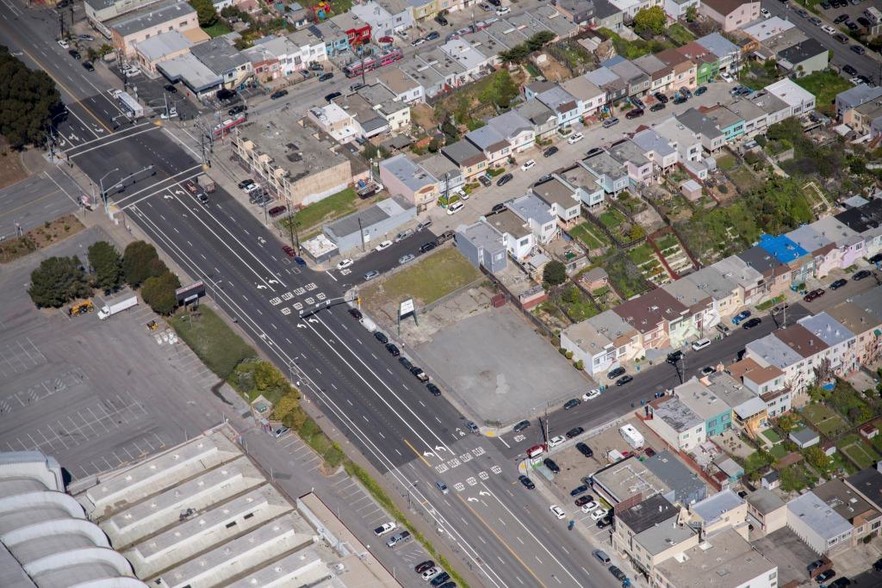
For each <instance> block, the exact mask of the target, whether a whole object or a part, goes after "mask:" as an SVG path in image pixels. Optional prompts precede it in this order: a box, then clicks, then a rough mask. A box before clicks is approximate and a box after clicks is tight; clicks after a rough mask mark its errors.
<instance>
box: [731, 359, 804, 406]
mask: <svg viewBox="0 0 882 588" xmlns="http://www.w3.org/2000/svg"><path fill="white" fill-rule="evenodd" d="M726 371H727V372H728V373H729V375H730V376H732V377H733V378H735V379H736V380H738V381H740V382H741V383H742V384H743V385H744V387H745V388H746V389H748V390H750V391H751V392H753V393H754V394H756V395H757V396H758V397H759V398H761V399H762V401H763V402H764V403H765V405H766V413H767V414H768V416H769V418H776V417H779V416H781V415H782V414H785V413H787V412H790V409H791V408H793V395H792V393H791V391H790V388H789V387H788V385H787V379H786V376H785V374H784V372H783V371H782V370H781V369H779V368H777V367H775V366H773V365H766V366H762V365H760V364H758V363H757V362H756V361H754V360H753V359H751V358H745V359H742V360H740V361H736V362H735V363H732V364H730V365H729V366H727V367H726Z"/></svg>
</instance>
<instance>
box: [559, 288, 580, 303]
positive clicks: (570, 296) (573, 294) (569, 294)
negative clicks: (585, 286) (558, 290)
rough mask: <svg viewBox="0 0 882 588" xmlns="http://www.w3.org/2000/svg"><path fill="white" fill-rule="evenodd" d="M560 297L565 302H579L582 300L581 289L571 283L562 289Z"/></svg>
mask: <svg viewBox="0 0 882 588" xmlns="http://www.w3.org/2000/svg"><path fill="white" fill-rule="evenodd" d="M560 298H561V300H563V301H564V302H566V303H567V304H579V303H580V302H582V291H581V290H579V287H578V286H576V285H575V284H573V285H572V286H570V287H569V288H567V289H566V290H565V291H564V293H563V295H562V296H561V297H560Z"/></svg>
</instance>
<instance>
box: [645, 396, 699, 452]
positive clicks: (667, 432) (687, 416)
mask: <svg viewBox="0 0 882 588" xmlns="http://www.w3.org/2000/svg"><path fill="white" fill-rule="evenodd" d="M650 405H651V406H652V408H651V409H650V414H651V415H652V418H650V419H648V420H647V421H645V422H646V424H647V425H648V426H649V428H650V429H652V430H653V431H655V433H656V434H657V435H658V436H659V437H661V438H662V440H663V441H664V442H665V443H667V444H668V445H670V446H671V447H673V448H674V449H675V450H677V451H685V452H687V453H688V452H690V451H692V450H693V449H695V447H696V446H698V445H700V444H701V443H704V442H705V441H706V440H707V429H706V428H705V423H704V419H703V418H701V417H700V416H698V415H697V414H696V413H695V412H694V411H693V410H692V409H691V408H689V407H688V406H686V404H684V403H683V402H682V401H681V400H680V399H679V398H678V397H677V396H665V397H664V398H659V399H657V400H653V401H652V403H651V404H650Z"/></svg>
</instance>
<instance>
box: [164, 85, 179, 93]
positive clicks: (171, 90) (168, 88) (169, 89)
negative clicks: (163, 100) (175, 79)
mask: <svg viewBox="0 0 882 588" xmlns="http://www.w3.org/2000/svg"><path fill="white" fill-rule="evenodd" d="M163 88H164V89H165V91H166V92H168V93H169V94H177V93H178V89H177V88H175V86H174V84H166V85H164V86H163Z"/></svg>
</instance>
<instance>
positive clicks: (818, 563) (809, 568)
mask: <svg viewBox="0 0 882 588" xmlns="http://www.w3.org/2000/svg"><path fill="white" fill-rule="evenodd" d="M822 565H824V560H823V559H816V560H815V561H813V562H812V563H810V564H809V565H807V566H805V570H806V571H807V572H808V573H810V574H811V573H812V572H814V571H815V570H816V569H818V568H819V567H821V566H822Z"/></svg>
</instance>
